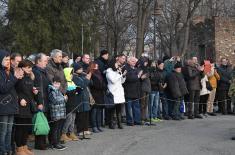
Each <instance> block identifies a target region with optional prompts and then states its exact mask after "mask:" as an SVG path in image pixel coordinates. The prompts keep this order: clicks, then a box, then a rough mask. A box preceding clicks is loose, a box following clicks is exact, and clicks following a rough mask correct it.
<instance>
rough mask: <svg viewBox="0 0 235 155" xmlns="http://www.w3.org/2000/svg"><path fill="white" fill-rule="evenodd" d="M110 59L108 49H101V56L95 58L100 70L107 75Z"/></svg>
mask: <svg viewBox="0 0 235 155" xmlns="http://www.w3.org/2000/svg"><path fill="white" fill-rule="evenodd" d="M108 59H109V52H108V51H107V50H102V51H100V56H99V58H97V59H96V60H95V62H96V63H97V64H98V66H99V70H100V72H101V73H102V75H104V77H105V73H104V72H105V70H106V69H107V68H108Z"/></svg>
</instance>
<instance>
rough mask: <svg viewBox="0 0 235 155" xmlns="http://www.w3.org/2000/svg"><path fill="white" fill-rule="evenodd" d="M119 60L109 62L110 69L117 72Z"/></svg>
mask: <svg viewBox="0 0 235 155" xmlns="http://www.w3.org/2000/svg"><path fill="white" fill-rule="evenodd" d="M116 62H117V60H116V59H115V58H114V59H112V60H111V61H110V62H109V65H108V68H111V69H112V70H113V71H117V70H118V69H117V67H116V66H115V64H116Z"/></svg>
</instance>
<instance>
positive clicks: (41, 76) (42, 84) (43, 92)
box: [33, 66, 50, 112]
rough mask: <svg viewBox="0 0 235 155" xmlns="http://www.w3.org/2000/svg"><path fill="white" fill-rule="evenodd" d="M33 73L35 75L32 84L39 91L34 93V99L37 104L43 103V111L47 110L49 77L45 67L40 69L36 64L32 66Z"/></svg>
mask: <svg viewBox="0 0 235 155" xmlns="http://www.w3.org/2000/svg"><path fill="white" fill-rule="evenodd" d="M33 73H34V76H35V79H34V86H35V87H36V88H37V89H38V90H39V93H38V94H37V95H36V97H35V100H36V102H37V104H38V105H39V104H43V105H44V109H43V111H44V112H48V110H49V108H48V86H49V84H50V81H49V79H48V78H47V74H46V71H45V69H41V68H39V67H37V66H35V67H33Z"/></svg>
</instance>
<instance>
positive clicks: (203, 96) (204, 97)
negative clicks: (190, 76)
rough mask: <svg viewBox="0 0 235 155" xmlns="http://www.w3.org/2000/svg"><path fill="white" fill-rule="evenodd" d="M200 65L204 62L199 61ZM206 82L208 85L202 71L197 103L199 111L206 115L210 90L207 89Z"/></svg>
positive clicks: (206, 77)
mask: <svg viewBox="0 0 235 155" xmlns="http://www.w3.org/2000/svg"><path fill="white" fill-rule="evenodd" d="M201 65H202V67H204V64H203V63H201ZM207 84H208V85H209V84H210V83H209V80H208V76H207V75H206V73H203V76H202V78H201V91H200V104H199V113H200V114H203V115H204V116H206V117H207V104H208V102H207V101H208V98H209V94H210V90H208V87H207Z"/></svg>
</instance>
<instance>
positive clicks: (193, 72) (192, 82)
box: [184, 65, 202, 91]
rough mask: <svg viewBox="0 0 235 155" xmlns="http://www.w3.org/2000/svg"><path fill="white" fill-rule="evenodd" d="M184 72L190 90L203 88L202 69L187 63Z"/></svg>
mask: <svg viewBox="0 0 235 155" xmlns="http://www.w3.org/2000/svg"><path fill="white" fill-rule="evenodd" d="M184 74H185V75H184V76H185V79H187V81H186V82H187V88H188V90H189V91H194V90H201V77H202V72H201V71H199V70H198V69H197V68H196V67H194V66H190V65H187V66H186V68H185V71H184Z"/></svg>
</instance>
